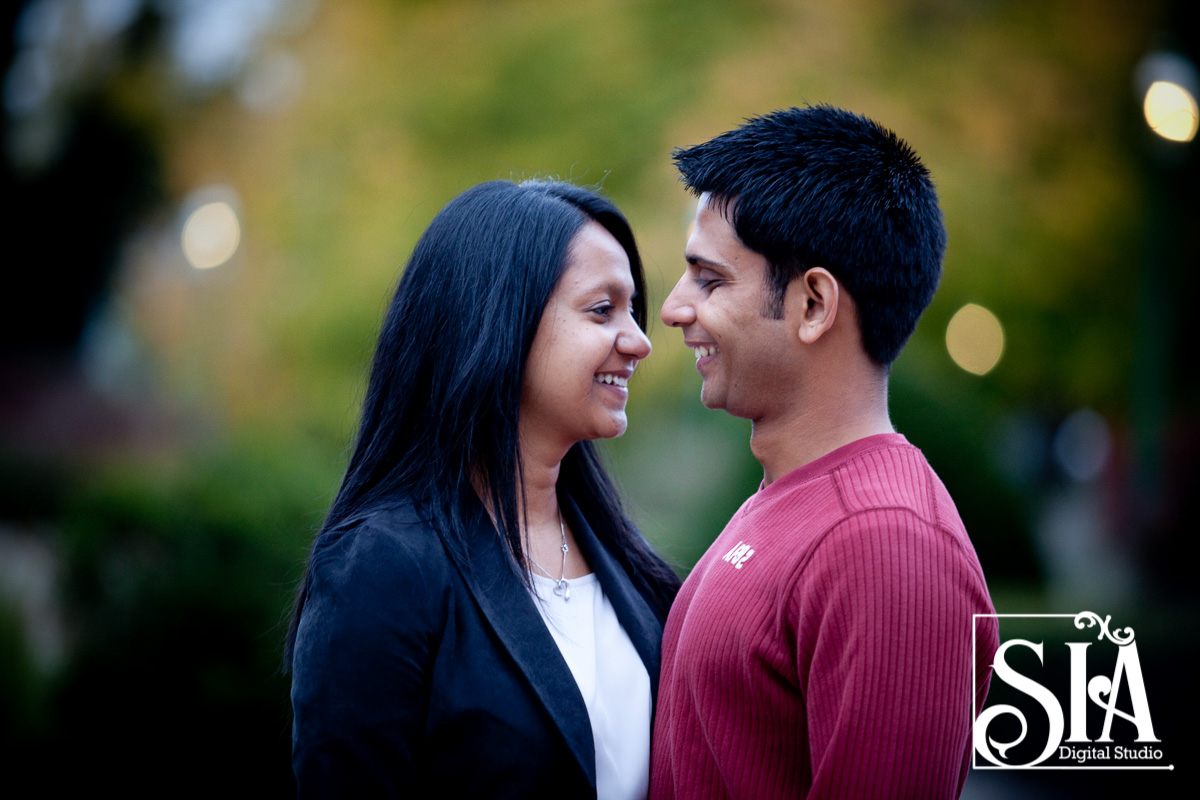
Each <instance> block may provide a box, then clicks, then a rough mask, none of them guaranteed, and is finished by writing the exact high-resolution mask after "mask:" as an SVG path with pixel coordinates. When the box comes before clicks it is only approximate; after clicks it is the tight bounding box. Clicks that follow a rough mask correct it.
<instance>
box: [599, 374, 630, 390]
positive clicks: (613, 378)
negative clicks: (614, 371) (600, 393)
mask: <svg viewBox="0 0 1200 800" xmlns="http://www.w3.org/2000/svg"><path fill="white" fill-rule="evenodd" d="M593 380H595V381H596V383H607V384H609V385H611V386H620V387H621V388H627V387H628V386H629V379H628V378H622V377H620V376H617V375H607V374H606V375H597V376H596V377H595V378H593Z"/></svg>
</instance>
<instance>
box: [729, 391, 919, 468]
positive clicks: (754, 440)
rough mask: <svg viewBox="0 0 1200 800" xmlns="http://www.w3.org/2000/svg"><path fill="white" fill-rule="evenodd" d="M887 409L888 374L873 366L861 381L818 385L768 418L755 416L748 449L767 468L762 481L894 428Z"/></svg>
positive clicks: (893, 431) (892, 431)
mask: <svg viewBox="0 0 1200 800" xmlns="http://www.w3.org/2000/svg"><path fill="white" fill-rule="evenodd" d="M895 432H896V429H895V428H893V427H892V422H891V419H890V418H889V417H888V409H887V376H886V375H883V374H878V373H875V372H874V371H872V372H870V373H867V374H864V375H861V376H859V379H858V380H853V381H845V382H842V383H840V384H836V385H835V386H834V388H833V389H832V390H828V389H826V390H822V389H821V388H819V387H815V388H814V391H812V392H810V393H807V396H801V397H797V398H796V401H795V402H794V403H792V404H790V405H788V406H787V407H785V408H783V409H782V410H781V411H780V412H779V413H777V414H773V415H771V416H770V417H764V418H762V419H757V420H754V421H753V423H752V428H751V434H750V451H751V452H752V453H754V457H755V458H756V459H758V462H759V463H760V464H762V467H763V485H770V484H771V483H773V482H775V481H776V480H778V479H779V478H781V477H783V476H784V475H786V474H788V473H789V472H791V471H792V470H795V469H797V468H799V467H802V466H804V465H805V464H808V463H811V462H813V461H815V460H817V459H818V458H820V457H821V456H824V455H826V454H828V453H832V452H833V451H834V450H837V449H838V448H839V447H842V446H843V445H847V444H850V443H851V442H856V441H858V440H859V439H863V438H865V437H867V436H873V435H875V434H879V433H895Z"/></svg>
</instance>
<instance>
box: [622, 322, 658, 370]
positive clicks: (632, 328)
mask: <svg viewBox="0 0 1200 800" xmlns="http://www.w3.org/2000/svg"><path fill="white" fill-rule="evenodd" d="M650 349H651V347H650V339H649V337H647V336H646V334H645V332H644V331H643V330H642V329H641V327H640V326H639V325H638V324H637V323H636V322H634V321H633V320H632V319H631V320H630V321H629V328H628V329H627V330H625V331H623V332H622V333H621V335H620V336H619V337H617V350H619V351H620V352H621V354H622V355H626V356H630V357H631V358H636V359H637V360H638V361H641V360H642V359H643V358H645V357H646V356H648V355H650Z"/></svg>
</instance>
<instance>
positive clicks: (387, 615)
mask: <svg viewBox="0 0 1200 800" xmlns="http://www.w3.org/2000/svg"><path fill="white" fill-rule="evenodd" d="M644 297H645V295H644V292H643V278H642V267H641V261H640V259H639V257H638V253H637V247H636V245H635V244H634V240H633V234H632V232H631V231H630V229H629V225H628V223H627V222H626V221H625V219H624V217H623V216H622V215H621V213H620V212H619V211H617V209H616V208H615V207H614V206H613V205H612V204H611V203H609V202H608V201H607V200H605V199H603V198H601V197H598V196H597V195H595V194H592V193H591V192H588V191H586V190H583V189H580V188H577V187H574V186H570V185H568V184H563V183H552V182H526V183H523V184H520V185H514V184H511V183H508V182H504V181H494V182H491V183H485V184H482V185H480V186H476V187H474V188H473V189H470V190H468V191H466V192H464V193H463V194H462V195H460V196H459V197H457V198H456V199H455V200H453V201H452V202H451V203H450V204H449V205H448V206H447V207H446V208H444V209H443V210H442V211H441V212H440V213H439V214H438V215H437V216H436V217H435V218H434V220H433V222H432V223H431V224H430V226H429V229H428V230H427V231H426V232H425V234H424V235H423V236H422V237H421V239H420V241H419V242H418V243H417V246H416V248H415V249H414V250H413V254H412V257H411V259H410V260H409V263H408V265H407V267H406V268H405V271H404V276H403V278H402V279H401V281H400V284H399V286H398V288H397V290H396V294H395V297H394V299H393V300H392V304H391V307H390V309H389V310H388V314H387V318H386V319H385V321H384V324H383V330H382V331H381V333H380V337H379V343H378V345H377V348H376V352H375V359H374V363H373V365H372V368H371V377H370V382H369V386H368V390H367V396H366V400H365V402H364V405H363V413H362V421H361V424H360V427H359V431H358V438H357V444H356V446H355V449H354V453H353V455H352V456H351V459H350V464H349V467H348V468H347V470H346V475H345V478H344V479H343V481H342V486H341V489H340V490H339V492H338V494H337V497H336V498H335V500H334V503H333V506H332V508H331V509H330V511H329V515H328V518H327V519H326V521H325V524H324V526H323V528H322V530H321V532H320V534H319V536H318V537H317V541H316V543H315V545H314V547H313V552H312V556H311V559H310V563H309V569H308V573H307V575H306V577H305V581H304V585H303V587H302V588H301V592H300V595H299V597H298V599H297V603H296V612H295V615H294V618H293V621H292V628H291V630H290V631H289V635H288V653H287V658H288V661H289V663H290V666H291V668H292V671H293V677H292V706H293V709H294V711H295V724H294V728H293V767H294V769H295V772H296V778H297V783H298V785H299V790H300V795H301V796H324V797H333V796H359V795H364V794H370V795H383V796H399V795H403V796H410V795H421V794H425V793H431V794H432V793H435V792H436V793H437V794H438V795H441V796H446V797H476V796H478V797H531V796H544V797H587V796H596V795H597V793H598V794H599V796H600V797H614V798H615V797H644V796H645V793H646V787H647V775H648V769H649V737H650V714H651V707H652V705H651V704H652V698H653V692H654V689H655V688H656V687H657V684H658V666H659V642H660V639H661V636H662V624H663V621H664V619H665V618H666V613H667V609H668V607H669V605H670V601H671V599H672V597H673V596H674V593H675V591H676V590H677V588H678V579H677V578H676V577H675V575H674V573H672V572H671V570H670V569H669V568H668V567H667V566H666V565H665V564H664V563H663V562H662V560H660V559H659V558H658V557H657V556H656V555H655V554H654V553H653V552H652V551H651V550H650V548H649V546H648V545H647V544H646V542H645V540H644V539H642V537H641V536H640V535H639V534H638V532H637V531H636V530H635V529H634V528H633V526H632V524H631V523H630V522H629V520H628V518H627V517H626V516H625V514H624V512H623V510H622V508H621V505H620V503H619V501H618V499H617V495H616V492H615V490H614V488H613V485H612V483H611V482H610V481H609V479H608V477H607V476H606V474H605V472H604V469H603V467H602V466H601V464H600V461H599V459H598V457H597V455H596V452H595V450H594V449H593V446H592V444H591V442H590V440H592V439H597V438H602V437H612V436H619V435H620V434H621V433H623V432H624V431H625V426H626V419H625V401H626V397H627V392H628V390H627V388H626V384H627V382H628V380H629V377H630V376H631V375H632V373H633V370H634V369H635V367H636V366H637V363H638V362H639V361H640V360H641V359H643V358H645V357H646V356H647V355H649V353H650V342H649V341H648V340H647V339H646V336H645V334H644V333H643V332H642V327H643V325H644V323H645V316H646V308H645V299H644ZM542 792H545V794H540V793H542Z"/></svg>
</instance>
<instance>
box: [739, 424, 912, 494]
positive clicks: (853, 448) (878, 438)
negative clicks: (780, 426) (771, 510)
mask: <svg viewBox="0 0 1200 800" xmlns="http://www.w3.org/2000/svg"><path fill="white" fill-rule="evenodd" d="M902 446H910V445H909V441H908V439H906V438H904V434H901V433H876V434H874V435H872V436H864V437H863V438H862V439H856V440H854V441H853V442H850V443H849V444H844V445H842V446H841V447H839V448H837V449H836V450H831V451H830V452H828V453H826V454H825V455H823V456H821V457H820V458H817V459H814V460H813V461H810V462H808V463H807V464H805V465H804V466H802V467H796V468H795V469H794V470H792V471H791V472H789V473H787V474H786V475H783V476H782V477H780V478H778V479H776V481H775V482H774V483H772V484H771V485H770V486H763V485H762V484H761V483H759V485H758V491H757V492H755V494H754V496H753V497H751V500H752V504H753V505H756V504H758V503H760V502H762V501H763V500H767V499H769V498H771V497H775V496H776V495H779V494H785V493H787V492H789V491H791V490H792V489H794V488H796V487H797V486H801V485H803V484H805V483H808V482H809V481H811V480H813V479H814V478H819V477H821V476H822V475H827V474H829V473H830V472H833V471H834V470H835V469H837V468H838V467H840V466H842V465H843V464H845V463H846V462H847V461H850V460H851V459H853V458H857V457H858V456H860V455H862V454H863V453H865V452H867V451H868V450H879V449H882V448H885V447H902Z"/></svg>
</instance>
